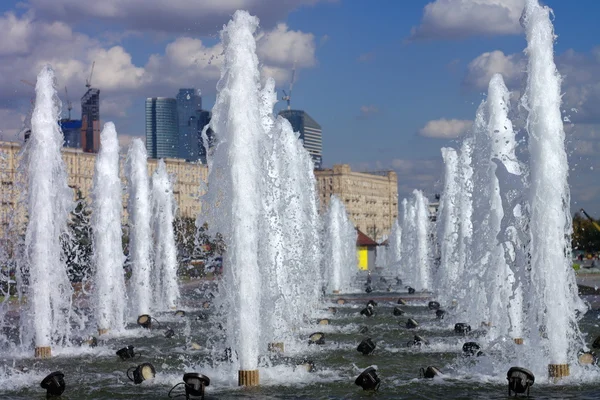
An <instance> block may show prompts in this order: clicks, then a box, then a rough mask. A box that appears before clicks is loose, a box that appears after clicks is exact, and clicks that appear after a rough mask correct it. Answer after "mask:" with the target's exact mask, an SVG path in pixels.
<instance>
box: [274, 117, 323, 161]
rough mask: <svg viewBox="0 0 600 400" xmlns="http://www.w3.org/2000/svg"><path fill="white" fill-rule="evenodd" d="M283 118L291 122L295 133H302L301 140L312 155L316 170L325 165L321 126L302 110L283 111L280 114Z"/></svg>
mask: <svg viewBox="0 0 600 400" xmlns="http://www.w3.org/2000/svg"><path fill="white" fill-rule="evenodd" d="M279 115H281V116H282V117H283V118H285V119H287V120H288V121H290V124H291V125H292V128H294V132H299V133H300V140H302V143H303V144H304V148H305V149H306V150H307V151H308V153H309V154H310V156H311V158H312V160H313V163H314V165H315V168H316V169H321V166H322V164H323V142H322V136H323V134H322V130H321V125H319V124H318V123H317V121H315V120H314V119H312V118H311V117H310V115H308V114H307V113H306V112H305V111H302V110H283V111H280V112H279Z"/></svg>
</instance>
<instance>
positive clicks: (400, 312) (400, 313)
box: [393, 307, 404, 316]
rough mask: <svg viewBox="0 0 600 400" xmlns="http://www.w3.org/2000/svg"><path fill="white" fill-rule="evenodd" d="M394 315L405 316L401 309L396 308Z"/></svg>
mask: <svg viewBox="0 0 600 400" xmlns="http://www.w3.org/2000/svg"><path fill="white" fill-rule="evenodd" d="M393 313H394V315H395V316H399V315H404V310H403V309H401V308H400V307H394V311H393Z"/></svg>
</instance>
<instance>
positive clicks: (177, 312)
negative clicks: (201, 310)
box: [175, 310, 185, 317]
mask: <svg viewBox="0 0 600 400" xmlns="http://www.w3.org/2000/svg"><path fill="white" fill-rule="evenodd" d="M175 316H176V317H185V311H183V310H177V311H175Z"/></svg>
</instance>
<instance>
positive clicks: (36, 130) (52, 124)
mask: <svg viewBox="0 0 600 400" xmlns="http://www.w3.org/2000/svg"><path fill="white" fill-rule="evenodd" d="M35 91H36V99H35V108H34V111H33V116H32V119H31V127H32V132H31V139H30V141H29V143H28V144H27V147H26V150H25V160H24V163H25V166H26V170H25V173H26V174H27V189H28V199H27V200H28V201H27V212H28V215H29V222H28V224H27V231H26V234H25V254H24V260H23V263H24V265H23V267H22V268H20V269H19V271H23V272H24V274H23V273H21V274H20V277H19V278H18V284H19V291H20V297H21V298H23V297H26V298H27V299H28V301H27V309H26V310H23V311H22V315H24V318H21V329H20V332H21V342H22V343H24V344H25V345H28V344H29V343H31V341H32V340H33V342H34V343H35V356H36V357H40V358H47V357H50V356H51V346H52V345H53V344H60V343H63V342H64V341H65V340H67V339H68V336H69V332H70V323H69V322H70V321H69V317H70V312H71V295H72V293H73V289H72V287H71V284H70V282H69V279H68V277H67V272H66V266H65V261H64V259H63V258H62V257H61V244H60V238H61V235H63V233H65V231H66V229H67V216H68V213H69V211H70V210H71V208H72V206H73V202H72V197H73V192H72V190H71V189H70V188H69V187H68V186H67V174H66V170H65V165H64V162H63V160H62V158H61V154H60V149H61V147H62V142H63V136H62V133H61V131H60V129H59V127H58V123H57V121H58V116H59V108H60V105H59V104H60V101H59V100H58V97H57V94H56V88H55V86H54V71H53V70H52V68H51V67H50V66H45V67H43V68H42V70H41V71H40V73H39V75H38V77H37V83H36V87H35Z"/></svg>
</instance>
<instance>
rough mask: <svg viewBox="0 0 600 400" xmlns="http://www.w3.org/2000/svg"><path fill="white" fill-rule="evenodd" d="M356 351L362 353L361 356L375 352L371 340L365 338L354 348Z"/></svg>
mask: <svg viewBox="0 0 600 400" xmlns="http://www.w3.org/2000/svg"><path fill="white" fill-rule="evenodd" d="M356 350H357V351H359V352H361V353H363V355H365V356H366V355H369V354H371V353H372V352H373V351H375V343H373V341H372V340H371V338H366V339H364V340H363V341H362V342H360V344H359V345H358V347H357V348H356Z"/></svg>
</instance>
